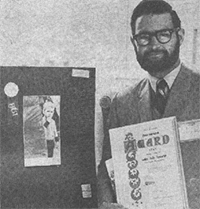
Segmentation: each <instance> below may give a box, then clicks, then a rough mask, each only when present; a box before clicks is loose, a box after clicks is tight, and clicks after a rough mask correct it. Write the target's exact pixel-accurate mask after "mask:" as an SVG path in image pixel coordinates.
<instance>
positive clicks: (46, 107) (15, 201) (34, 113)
mask: <svg viewBox="0 0 200 209" xmlns="http://www.w3.org/2000/svg"><path fill="white" fill-rule="evenodd" d="M0 74H1V207H2V208H26V209H28V208H97V192H96V172H95V152H94V110H95V69H93V68H58V67H51V68H49V67H1V68H0Z"/></svg>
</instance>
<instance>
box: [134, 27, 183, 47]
mask: <svg viewBox="0 0 200 209" xmlns="http://www.w3.org/2000/svg"><path fill="white" fill-rule="evenodd" d="M178 30H180V28H172V29H163V30H158V31H155V32H142V33H139V34H136V35H134V36H133V39H134V40H136V42H137V43H138V45H140V46H146V45H148V44H149V43H150V42H151V39H152V37H153V36H155V37H156V39H157V41H158V42H159V43H161V44H166V43H168V42H169V41H170V40H171V37H172V33H173V32H176V31H178Z"/></svg>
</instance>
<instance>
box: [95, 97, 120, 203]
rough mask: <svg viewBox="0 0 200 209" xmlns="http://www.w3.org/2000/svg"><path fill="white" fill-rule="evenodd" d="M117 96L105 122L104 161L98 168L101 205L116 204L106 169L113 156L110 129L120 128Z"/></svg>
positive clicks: (102, 160)
mask: <svg viewBox="0 0 200 209" xmlns="http://www.w3.org/2000/svg"><path fill="white" fill-rule="evenodd" d="M116 102H117V99H116V96H115V98H114V99H113V101H112V103H111V106H110V109H109V112H108V113H107V114H108V120H107V121H106V123H105V122H104V141H103V152H102V159H101V162H100V164H99V166H98V174H97V181H98V184H97V185H98V200H99V204H100V205H101V204H102V203H103V202H108V203H115V202H116V195H115V191H114V190H113V188H112V185H111V180H110V178H109V176H108V172H107V168H106V163H105V162H106V160H108V159H110V158H112V155H111V147H110V138H109V129H110V128H114V127H117V126H118V123H117V111H116V110H117V109H116V104H117V103H116Z"/></svg>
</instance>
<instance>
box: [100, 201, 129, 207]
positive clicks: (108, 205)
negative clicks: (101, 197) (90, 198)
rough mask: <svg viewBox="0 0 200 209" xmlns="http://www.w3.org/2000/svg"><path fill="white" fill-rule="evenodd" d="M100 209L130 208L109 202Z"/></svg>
mask: <svg viewBox="0 0 200 209" xmlns="http://www.w3.org/2000/svg"><path fill="white" fill-rule="evenodd" d="M99 209H128V208H125V207H124V206H123V205H120V204H118V203H107V202H104V203H103V204H102V205H101V206H100V207H99Z"/></svg>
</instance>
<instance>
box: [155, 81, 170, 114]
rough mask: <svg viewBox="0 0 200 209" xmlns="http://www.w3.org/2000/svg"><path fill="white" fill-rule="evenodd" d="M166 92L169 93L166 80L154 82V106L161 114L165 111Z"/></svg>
mask: <svg viewBox="0 0 200 209" xmlns="http://www.w3.org/2000/svg"><path fill="white" fill-rule="evenodd" d="M168 94H169V87H168V85H167V82H166V81H165V80H164V79H160V80H158V81H157V84H156V100H155V107H156V109H157V110H158V111H159V113H160V114H161V115H163V113H164V111H165V106H166V103H167V98H168Z"/></svg>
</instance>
